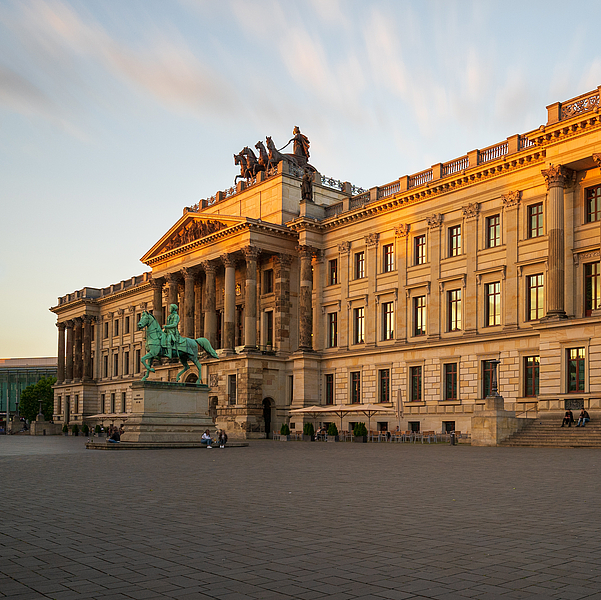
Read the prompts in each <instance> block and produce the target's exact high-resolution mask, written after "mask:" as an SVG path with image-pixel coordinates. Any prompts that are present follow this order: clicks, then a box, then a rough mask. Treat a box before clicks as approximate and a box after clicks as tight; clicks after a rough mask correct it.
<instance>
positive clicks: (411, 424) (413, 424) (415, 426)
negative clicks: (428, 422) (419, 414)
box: [407, 421, 419, 433]
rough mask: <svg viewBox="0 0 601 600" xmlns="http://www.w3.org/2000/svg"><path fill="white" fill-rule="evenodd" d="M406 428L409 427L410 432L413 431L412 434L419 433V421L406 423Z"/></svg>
mask: <svg viewBox="0 0 601 600" xmlns="http://www.w3.org/2000/svg"><path fill="white" fill-rule="evenodd" d="M407 426H408V427H409V430H410V431H413V432H414V433H419V421H409V422H408V423H407Z"/></svg>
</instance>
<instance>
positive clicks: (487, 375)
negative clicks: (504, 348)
mask: <svg viewBox="0 0 601 600" xmlns="http://www.w3.org/2000/svg"><path fill="white" fill-rule="evenodd" d="M493 371H494V366H493V364H492V362H491V361H490V360H483V361H482V398H486V396H490V395H491V394H492V374H493Z"/></svg>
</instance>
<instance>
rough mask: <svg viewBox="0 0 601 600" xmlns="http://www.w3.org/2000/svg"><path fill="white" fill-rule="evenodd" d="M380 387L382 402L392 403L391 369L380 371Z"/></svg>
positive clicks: (380, 399)
mask: <svg viewBox="0 0 601 600" xmlns="http://www.w3.org/2000/svg"><path fill="white" fill-rule="evenodd" d="M378 380H379V381H378V387H379V388H380V395H379V398H378V400H379V401H380V402H390V369H380V370H379V371H378Z"/></svg>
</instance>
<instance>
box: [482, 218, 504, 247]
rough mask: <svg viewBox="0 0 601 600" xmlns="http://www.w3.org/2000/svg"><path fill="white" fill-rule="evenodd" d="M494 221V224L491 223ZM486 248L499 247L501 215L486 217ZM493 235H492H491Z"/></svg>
mask: <svg viewBox="0 0 601 600" xmlns="http://www.w3.org/2000/svg"><path fill="white" fill-rule="evenodd" d="M493 220H494V222H493ZM485 231H486V244H485V246H486V248H498V247H499V246H500V245H501V215H500V214H498V213H497V214H496V215H490V216H489V217H486V224H485ZM492 234H494V235H492Z"/></svg>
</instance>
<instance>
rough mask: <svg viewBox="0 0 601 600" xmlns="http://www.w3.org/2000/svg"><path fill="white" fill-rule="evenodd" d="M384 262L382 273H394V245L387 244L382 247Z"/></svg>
mask: <svg viewBox="0 0 601 600" xmlns="http://www.w3.org/2000/svg"><path fill="white" fill-rule="evenodd" d="M382 260H383V262H384V264H383V265H382V271H383V272H384V273H390V272H392V271H394V245H393V244H385V245H384V246H383V247H382Z"/></svg>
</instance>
